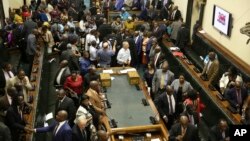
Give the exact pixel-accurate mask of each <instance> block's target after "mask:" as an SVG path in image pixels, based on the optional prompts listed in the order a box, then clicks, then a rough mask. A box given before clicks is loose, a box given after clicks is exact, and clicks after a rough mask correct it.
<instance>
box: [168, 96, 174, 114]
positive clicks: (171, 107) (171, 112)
mask: <svg viewBox="0 0 250 141" xmlns="http://www.w3.org/2000/svg"><path fill="white" fill-rule="evenodd" d="M168 98H169V105H170V111H169V114H173V112H174V111H173V101H172V98H171V95H169V96H168Z"/></svg>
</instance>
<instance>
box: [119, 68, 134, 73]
mask: <svg viewBox="0 0 250 141" xmlns="http://www.w3.org/2000/svg"><path fill="white" fill-rule="evenodd" d="M129 71H136V69H135V68H129V69H125V70H120V73H128V72H129Z"/></svg>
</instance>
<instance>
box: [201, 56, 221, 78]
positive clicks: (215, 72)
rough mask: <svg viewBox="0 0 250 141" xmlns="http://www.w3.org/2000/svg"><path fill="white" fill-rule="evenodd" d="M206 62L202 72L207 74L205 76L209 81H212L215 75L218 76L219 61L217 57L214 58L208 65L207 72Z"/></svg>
mask: <svg viewBox="0 0 250 141" xmlns="http://www.w3.org/2000/svg"><path fill="white" fill-rule="evenodd" d="M208 64H209V63H207V64H206V65H205V67H204V69H203V71H202V74H207V77H208V79H209V81H210V82H214V81H215V80H216V79H217V77H218V73H219V67H220V66H219V61H218V60H217V59H215V60H214V61H213V62H212V64H211V65H210V68H209V70H208V72H207V73H206V70H207V67H208Z"/></svg>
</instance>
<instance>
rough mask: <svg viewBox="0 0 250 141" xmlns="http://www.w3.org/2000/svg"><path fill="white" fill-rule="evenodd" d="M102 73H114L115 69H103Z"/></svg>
mask: <svg viewBox="0 0 250 141" xmlns="http://www.w3.org/2000/svg"><path fill="white" fill-rule="evenodd" d="M102 73H109V74H112V73H114V72H113V70H103V71H102Z"/></svg>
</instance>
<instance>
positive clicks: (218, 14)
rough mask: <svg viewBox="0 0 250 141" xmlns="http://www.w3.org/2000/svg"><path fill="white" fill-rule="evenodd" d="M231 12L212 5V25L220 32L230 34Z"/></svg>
mask: <svg viewBox="0 0 250 141" xmlns="http://www.w3.org/2000/svg"><path fill="white" fill-rule="evenodd" d="M231 23H232V14H231V13H229V12H227V11H226V10H224V9H222V8H220V7H219V6H217V5H214V10H213V26H214V27H215V28H216V29H217V30H219V31H220V32H221V33H223V34H225V35H227V36H230V34H231Z"/></svg>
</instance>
